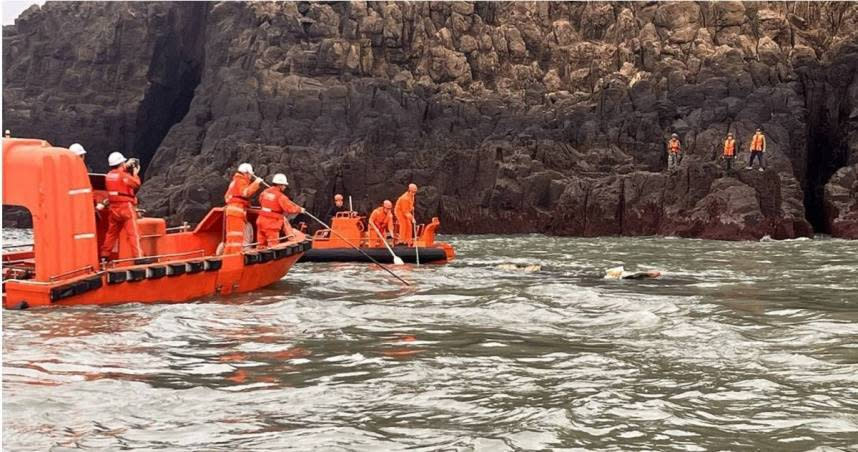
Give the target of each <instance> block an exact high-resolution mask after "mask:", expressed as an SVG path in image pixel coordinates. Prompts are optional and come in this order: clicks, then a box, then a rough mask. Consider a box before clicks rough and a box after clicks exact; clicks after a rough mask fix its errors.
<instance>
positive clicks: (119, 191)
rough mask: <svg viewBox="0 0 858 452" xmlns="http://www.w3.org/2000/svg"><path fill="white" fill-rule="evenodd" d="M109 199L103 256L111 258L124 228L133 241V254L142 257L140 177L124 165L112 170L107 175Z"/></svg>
mask: <svg viewBox="0 0 858 452" xmlns="http://www.w3.org/2000/svg"><path fill="white" fill-rule="evenodd" d="M104 180H105V182H104V185H105V188H106V189H107V199H108V200H109V201H110V207H109V213H108V225H107V234H106V235H105V237H104V243H102V245H101V253H100V254H101V257H103V258H110V257H111V254H112V253H113V248H114V247H115V246H116V242H117V241H118V240H119V232H120V231H122V230H124V231H125V234H126V235H128V239H129V240H128V241H129V242H130V243H131V254H132V255H133V256H134V257H141V256H142V252H141V249H140V233H139V232H138V230H137V211H136V210H135V208H134V206H136V205H137V196H135V194H134V193H135V190H137V189H138V188H140V178H139V177H137V176H135V175H133V174H131V173H129V172H128V170H126V169H125V167H124V166H120V167H118V168H116V169H113V170H110V172H109V173H107V176H105V179H104Z"/></svg>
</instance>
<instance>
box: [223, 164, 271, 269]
mask: <svg viewBox="0 0 858 452" xmlns="http://www.w3.org/2000/svg"><path fill="white" fill-rule="evenodd" d="M261 183H262V178H260V177H257V176H255V175H254V174H253V167H252V166H250V163H242V164H241V165H238V171H237V172H236V173H235V174H234V175H233V176H232V182H230V184H229V188H227V189H226V194H225V195H224V201H226V207H224V209H223V211H224V215H225V217H226V218H225V221H224V229H225V238H224V247H223V253H224V254H235V253H240V252H241V247H242V245H243V244H244V225H245V222H246V219H247V214H246V213H245V209H247V208H248V207H250V198H251V197H252V196H253V195H254V194H255V193H256V192H257V191H258V190H259V184H261Z"/></svg>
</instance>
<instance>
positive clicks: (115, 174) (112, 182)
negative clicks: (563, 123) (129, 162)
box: [104, 166, 140, 205]
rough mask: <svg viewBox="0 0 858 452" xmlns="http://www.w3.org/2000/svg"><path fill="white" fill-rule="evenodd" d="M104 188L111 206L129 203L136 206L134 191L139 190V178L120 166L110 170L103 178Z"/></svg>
mask: <svg viewBox="0 0 858 452" xmlns="http://www.w3.org/2000/svg"><path fill="white" fill-rule="evenodd" d="M104 188H105V189H107V199H108V200H110V203H111V204H118V203H123V202H130V203H131V204H134V205H137V196H135V195H134V191H135V190H136V189H138V188H140V178H139V177H137V176H135V175H133V174H131V173H129V172H128V171H127V170H126V169H125V168H124V167H122V166H120V167H118V168H115V169H112V170H110V172H109V173H107V176H105V177H104Z"/></svg>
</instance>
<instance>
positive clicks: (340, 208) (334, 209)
mask: <svg viewBox="0 0 858 452" xmlns="http://www.w3.org/2000/svg"><path fill="white" fill-rule="evenodd" d="M348 211H349V208H348V207H346V206H345V203H344V202H343V195H341V194H339V193H337V194H336V195H334V204H332V205H331V207H330V208H329V209H328V213H326V214H325V222H326V223H328V224H331V221H333V219H334V217H336V216H337V214H338V213H340V212H348Z"/></svg>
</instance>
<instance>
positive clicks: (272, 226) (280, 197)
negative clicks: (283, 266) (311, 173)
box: [256, 173, 305, 248]
mask: <svg viewBox="0 0 858 452" xmlns="http://www.w3.org/2000/svg"><path fill="white" fill-rule="evenodd" d="M271 183H272V184H273V185H272V186H271V187H268V188H266V189H265V191H263V192H262V194H261V195H259V206H260V211H259V216H257V217H256V243H257V244H258V246H259V248H265V247H269V246H274V245H277V244H278V243H280V231H281V230H282V231H283V233H284V234H286V237H294V233H293V232H292V226H291V225H290V224H289V222H288V221H286V218H285V217H284V216H283V215H287V214H298V213H304V212H305V210H304V208H303V207H301V206H299V205H297V204H295V203H294V202H292V201H291V200H290V199H289V197H288V196H286V195H285V194H283V190H285V189H286V187H288V186H289V181H288V180H287V179H286V175H284V174H280V173H278V174H275V175H274V178H273V179H271Z"/></svg>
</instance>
